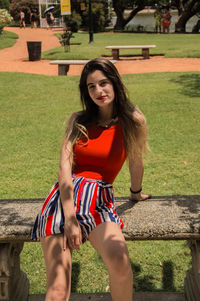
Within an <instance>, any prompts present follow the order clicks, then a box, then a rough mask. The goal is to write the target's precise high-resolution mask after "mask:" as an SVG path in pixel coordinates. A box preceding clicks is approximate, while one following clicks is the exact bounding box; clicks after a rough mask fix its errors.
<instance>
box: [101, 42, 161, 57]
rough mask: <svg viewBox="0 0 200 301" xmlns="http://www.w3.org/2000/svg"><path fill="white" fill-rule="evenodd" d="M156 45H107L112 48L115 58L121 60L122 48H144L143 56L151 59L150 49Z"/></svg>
mask: <svg viewBox="0 0 200 301" xmlns="http://www.w3.org/2000/svg"><path fill="white" fill-rule="evenodd" d="M155 47H156V45H129V46H125V45H123V46H117V45H116V46H106V47H105V48H106V49H111V50H112V56H113V60H119V50H120V49H142V56H143V57H144V59H149V49H150V48H155Z"/></svg>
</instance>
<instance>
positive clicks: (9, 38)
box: [0, 30, 18, 49]
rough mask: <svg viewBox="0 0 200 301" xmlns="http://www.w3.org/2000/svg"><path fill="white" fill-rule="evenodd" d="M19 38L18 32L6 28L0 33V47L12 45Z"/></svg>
mask: <svg viewBox="0 0 200 301" xmlns="http://www.w3.org/2000/svg"><path fill="white" fill-rule="evenodd" d="M17 39H18V35H17V34H15V33H13V32H9V31H6V30H4V31H3V32H2V34H0V49H4V48H8V47H12V46H13V45H14V44H15V43H16V40H17Z"/></svg>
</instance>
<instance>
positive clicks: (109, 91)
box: [87, 70, 115, 108]
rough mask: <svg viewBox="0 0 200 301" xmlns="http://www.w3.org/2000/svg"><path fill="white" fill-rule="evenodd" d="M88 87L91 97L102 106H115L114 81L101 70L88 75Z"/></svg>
mask: <svg viewBox="0 0 200 301" xmlns="http://www.w3.org/2000/svg"><path fill="white" fill-rule="evenodd" d="M87 88H88V92H89V95H90V97H91V99H92V100H93V101H94V103H95V104H96V105H97V106H99V107H100V108H103V107H107V106H113V101H114V98H115V92H114V88H113V84H112V82H111V81H110V80H109V79H108V78H107V77H106V76H105V75H104V73H103V72H102V71H100V70H96V71H94V72H92V73H90V74H89V75H88V77H87Z"/></svg>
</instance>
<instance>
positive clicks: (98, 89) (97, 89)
mask: <svg viewBox="0 0 200 301" xmlns="http://www.w3.org/2000/svg"><path fill="white" fill-rule="evenodd" d="M101 91H102V87H101V86H99V85H96V92H97V93H101Z"/></svg>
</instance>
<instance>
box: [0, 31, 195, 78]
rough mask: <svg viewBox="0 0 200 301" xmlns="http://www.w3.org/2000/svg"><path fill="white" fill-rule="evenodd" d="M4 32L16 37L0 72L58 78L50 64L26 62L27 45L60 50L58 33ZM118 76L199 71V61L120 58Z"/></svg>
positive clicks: (1, 58)
mask: <svg viewBox="0 0 200 301" xmlns="http://www.w3.org/2000/svg"><path fill="white" fill-rule="evenodd" d="M5 30H8V31H11V32H14V33H16V34H17V35H18V36H19V39H17V42H16V44H15V45H14V46H13V47H10V48H6V49H2V50H0V72H3V71H6V72H25V73H34V74H44V75H57V66H54V65H50V64H49V61H47V60H41V61H34V62H29V61H28V51H27V45H26V41H42V51H45V50H48V49H52V48H55V47H58V46H60V43H59V40H58V39H57V37H56V36H55V33H57V32H60V30H56V29H53V30H48V29H41V28H37V29H31V28H26V29H20V28H17V27H8V28H5ZM115 66H116V67H117V69H118V71H119V72H120V73H121V74H132V73H149V72H176V71H178V72H185V71H200V58H164V57H162V56H152V57H150V59H148V60H144V59H143V58H141V57H129V58H123V59H121V60H119V61H117V63H116V64H115ZM82 68H83V66H70V70H69V72H68V75H69V76H70V75H80V73H81V70H82Z"/></svg>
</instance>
